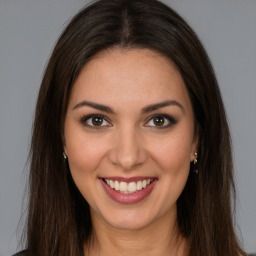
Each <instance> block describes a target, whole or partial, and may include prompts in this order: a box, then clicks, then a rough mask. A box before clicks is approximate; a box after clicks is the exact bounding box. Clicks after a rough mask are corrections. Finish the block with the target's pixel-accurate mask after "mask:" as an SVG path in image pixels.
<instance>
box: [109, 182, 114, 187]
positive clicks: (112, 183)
mask: <svg viewBox="0 0 256 256" xmlns="http://www.w3.org/2000/svg"><path fill="white" fill-rule="evenodd" d="M109 185H110V187H111V188H114V187H115V185H114V181H113V180H110V181H109Z"/></svg>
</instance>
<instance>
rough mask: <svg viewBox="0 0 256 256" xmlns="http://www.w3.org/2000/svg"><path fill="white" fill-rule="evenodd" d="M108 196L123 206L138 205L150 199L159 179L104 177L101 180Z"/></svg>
mask: <svg viewBox="0 0 256 256" xmlns="http://www.w3.org/2000/svg"><path fill="white" fill-rule="evenodd" d="M99 180H100V182H101V184H102V186H103V187H104V189H105V192H106V193H107V195H108V196H109V197H110V198H111V199H113V200H114V201H116V202H118V203H122V204H133V203H138V202H140V201H142V200H143V199H145V198H146V197H148V196H149V195H150V194H151V192H152V190H153V188H154V186H155V185H156V183H157V181H158V179H157V178H152V177H134V178H128V179H126V178H120V177H104V178H99Z"/></svg>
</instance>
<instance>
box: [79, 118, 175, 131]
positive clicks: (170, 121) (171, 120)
mask: <svg viewBox="0 0 256 256" xmlns="http://www.w3.org/2000/svg"><path fill="white" fill-rule="evenodd" d="M93 118H99V119H102V120H103V122H107V123H108V124H107V125H100V126H96V125H93V124H88V121H89V120H90V119H91V122H92V119H93ZM154 118H163V119H164V123H166V122H167V125H166V124H165V125H164V126H159V127H158V126H156V125H155V126H154V125H148V123H150V122H154ZM81 123H82V125H83V126H86V127H88V128H90V129H102V128H104V127H111V126H112V124H111V123H110V121H109V120H108V118H106V116H104V115H100V114H91V115H87V116H84V117H83V118H82V119H81ZM176 123H177V120H176V119H175V118H173V117H172V116H169V115H166V114H155V115H153V116H151V117H150V118H149V119H148V121H147V122H146V125H145V126H146V127H151V128H154V129H166V128H169V127H171V126H172V125H174V124H176Z"/></svg>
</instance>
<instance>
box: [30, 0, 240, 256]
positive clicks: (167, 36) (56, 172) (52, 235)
mask: <svg viewBox="0 0 256 256" xmlns="http://www.w3.org/2000/svg"><path fill="white" fill-rule="evenodd" d="M115 47H117V48H123V49H129V48H147V49H151V50H153V51H156V52H158V53H159V54H161V55H164V56H165V57H167V58H169V59H170V60H171V61H172V62H173V63H174V64H175V65H176V67H177V68H178V70H179V71H180V73H181V75H182V77H183V79H184V82H185V85H186V87H187V90H188V92H189V95H190V99H191V102H192V105H193V109H194V115H195V120H196V127H197V129H198V131H199V141H200V142H199V144H200V145H199V150H198V159H199V162H198V170H199V173H198V174H195V173H193V172H192V171H191V172H190V175H189V178H188V181H187V184H186V186H185V189H184V191H183V192H182V194H181V196H180V197H179V199H178V202H177V205H178V226H179V229H180V232H181V233H182V234H183V235H184V236H186V237H187V239H188V242H189V245H190V254H189V255H190V256H200V255H201V256H220V255H225V256H238V255H245V254H244V252H243V251H242V250H241V249H240V247H239V245H238V242H237V238H236V236H235V233H234V228H233V219H232V206H231V199H232V198H231V196H232V195H234V192H235V191H234V182H233V174H232V156H231V146H230V135H229V129H228V125H227V121H226V116H225V110H224V107H223V103H222V99H221V95H220V91H219V88H218V85H217V81H216V79H215V75H214V72H213V69H212V66H211V64H210V61H209V59H208V57H207V54H206V52H205V51H204V48H203V46H202V45H201V43H200V41H199V39H198V38H197V36H196V35H195V33H194V32H193V30H192V29H191V28H190V27H189V26H188V24H187V23H186V22H185V21H184V20H183V19H182V18H181V17H180V16H179V15H178V14H177V13H176V12H174V11H173V10H172V9H170V8H169V7H167V6H165V5H164V4H162V3H161V2H159V1H156V0H100V1H97V2H95V3H93V4H91V5H89V6H88V7H86V8H85V9H83V10H82V11H80V12H79V13H78V14H77V15H76V16H75V17H74V18H73V19H72V20H71V22H70V23H69V25H68V26H67V28H66V29H65V30H64V32H63V34H62V35H61V36H60V38H59V40H58V41H57V43H56V46H55V48H54V50H53V53H52V55H51V58H50V60H49V63H48V66H47V68H46V70H45V74H44V77H43V80H42V84H41V88H40V92H39V96H38V101H37V106H36V112H35V121H34V127H33V136H32V143H31V155H30V157H31V170H30V199H29V210H28V221H27V223H28V225H27V245H26V246H27V248H28V255H29V256H34V255H37V256H43V255H44V256H58V255H59V256H60V255H61V256H77V255H83V249H82V244H83V242H84V241H88V242H89V240H90V234H91V231H92V226H91V220H90V211H89V206H88V204H87V202H86V201H85V199H84V198H83V197H82V196H81V194H80V192H79V191H78V189H77V188H76V186H75V184H74V183H73V180H72V177H71V175H70V172H69V167H68V163H67V162H65V161H64V160H63V155H62V153H63V125H64V121H65V115H66V110H67V105H68V102H69V96H70V93H71V90H72V86H73V84H74V82H75V81H76V79H77V77H78V75H79V72H80V71H81V69H82V68H83V66H84V65H85V64H86V63H87V62H88V61H89V60H90V59H92V58H93V57H94V56H95V55H96V54H97V53H99V52H101V51H103V50H106V49H111V48H115ZM191 169H192V166H191Z"/></svg>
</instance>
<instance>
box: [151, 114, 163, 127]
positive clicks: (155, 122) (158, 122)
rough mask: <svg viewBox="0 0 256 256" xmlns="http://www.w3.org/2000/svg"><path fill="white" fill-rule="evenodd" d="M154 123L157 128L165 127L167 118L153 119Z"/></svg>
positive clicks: (157, 117)
mask: <svg viewBox="0 0 256 256" xmlns="http://www.w3.org/2000/svg"><path fill="white" fill-rule="evenodd" d="M153 122H154V125H155V126H163V125H164V123H165V118H164V117H162V116H156V117H154V118H153Z"/></svg>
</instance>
